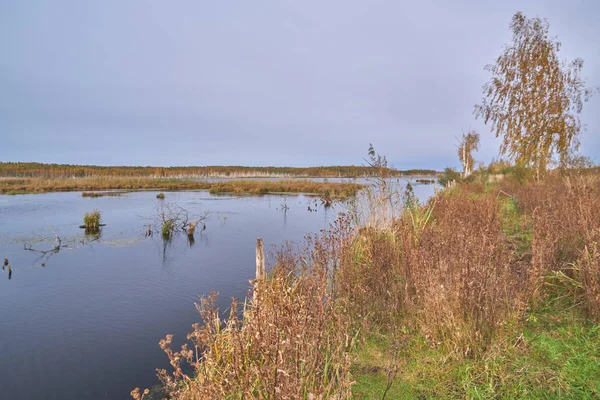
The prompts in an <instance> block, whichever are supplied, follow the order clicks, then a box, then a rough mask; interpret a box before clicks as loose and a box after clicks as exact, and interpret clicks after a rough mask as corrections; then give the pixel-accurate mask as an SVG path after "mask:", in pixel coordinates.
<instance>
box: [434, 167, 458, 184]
mask: <svg viewBox="0 0 600 400" xmlns="http://www.w3.org/2000/svg"><path fill="white" fill-rule="evenodd" d="M452 181H456V182H458V181H460V172H458V171H456V170H455V169H454V168H446V169H444V172H443V173H442V175H440V177H439V178H438V183H439V184H440V185H442V186H447V185H448V184H449V183H451V182H452Z"/></svg>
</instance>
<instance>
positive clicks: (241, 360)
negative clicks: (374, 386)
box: [132, 176, 600, 399]
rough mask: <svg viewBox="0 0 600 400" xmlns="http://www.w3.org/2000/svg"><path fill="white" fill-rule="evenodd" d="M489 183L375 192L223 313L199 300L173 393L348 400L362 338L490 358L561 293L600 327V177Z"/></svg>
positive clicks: (171, 378) (170, 381) (169, 385)
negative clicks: (188, 367) (419, 198)
mask: <svg viewBox="0 0 600 400" xmlns="http://www.w3.org/2000/svg"><path fill="white" fill-rule="evenodd" d="M488 189H489V190H486V189H485V188H484V187H483V186H482V185H476V184H465V185H459V186H458V187H456V188H453V189H449V190H446V191H445V192H442V193H441V194H440V195H438V196H437V197H435V198H433V199H431V200H430V201H429V202H428V203H426V204H423V205H418V204H417V203H416V202H414V201H412V200H411V199H410V195H409V194H407V193H405V194H401V193H400V194H399V193H390V192H389V190H390V189H389V188H388V189H387V190H388V191H386V190H380V191H379V192H372V193H370V194H368V193H367V194H366V199H365V198H363V199H362V201H363V202H362V203H359V202H357V204H360V207H356V208H354V209H352V210H351V211H352V213H351V214H350V215H343V216H342V217H341V218H340V219H339V220H338V221H337V222H336V223H335V224H334V225H333V226H332V227H331V229H330V230H327V231H323V232H321V233H320V234H317V235H313V236H309V237H308V241H307V243H306V247H305V248H303V249H298V248H295V249H293V248H287V249H286V250H282V251H281V252H280V253H279V254H278V257H277V258H276V260H277V261H276V263H275V265H274V266H273V267H272V270H271V272H270V274H269V278H268V279H267V280H264V281H260V282H258V283H257V284H256V286H255V287H254V292H253V294H252V295H251V296H250V297H249V300H248V302H247V303H245V304H244V306H243V307H241V309H240V306H239V305H238V303H237V302H235V301H234V303H233V305H232V308H231V312H230V314H229V317H228V318H227V319H225V320H222V319H220V314H219V313H218V311H217V310H215V309H214V297H210V298H209V299H204V300H203V301H202V303H201V304H200V305H199V306H198V310H199V312H200V315H201V317H202V321H203V322H202V323H199V324H196V325H194V332H193V333H191V334H190V335H189V336H188V338H189V339H190V340H191V347H189V346H184V348H183V349H182V350H181V351H177V352H174V351H173V350H171V348H170V344H171V338H170V337H167V339H165V340H164V341H162V342H161V347H162V348H163V349H164V350H165V352H166V353H167V355H168V357H169V358H170V360H171V364H172V366H173V369H174V373H167V372H166V371H162V372H161V373H160V376H161V379H162V380H163V382H164V385H165V388H166V390H167V391H168V392H169V393H170V396H172V398H176V399H209V398H210V399H212V398H265V399H266V398H269V399H273V398H281V399H296V398H305V399H310V398H315V399H316V398H336V399H341V398H349V397H350V396H351V384H352V382H353V380H352V376H351V373H350V371H351V369H350V367H351V364H352V354H353V352H352V349H353V346H354V345H355V344H356V342H357V340H360V339H361V337H363V335H364V334H365V333H369V332H370V333H372V332H377V333H383V334H387V335H388V336H389V337H399V336H402V335H405V334H406V332H412V333H415V334H417V335H418V336H420V337H424V338H425V339H426V340H427V341H428V342H429V343H430V344H431V345H432V346H436V347H439V348H442V349H444V350H445V351H446V352H447V354H448V356H449V357H455V358H465V357H466V358H471V357H472V358H484V357H487V356H488V354H489V352H490V349H492V348H495V349H497V348H498V346H500V344H501V343H509V342H510V341H509V340H507V339H510V338H511V337H512V336H511V335H515V332H518V326H519V324H521V323H522V320H523V317H524V316H525V314H526V312H527V309H528V307H530V306H531V304H532V303H534V302H536V301H540V300H543V299H545V298H546V297H547V296H548V295H549V294H550V295H552V294H553V291H556V290H561V291H562V292H561V294H560V295H563V296H564V295H565V294H564V292H566V295H568V296H570V297H572V298H573V301H574V302H575V303H576V305H578V306H581V307H582V308H583V309H584V310H586V312H587V313H588V316H589V317H590V318H592V319H595V320H596V321H598V319H599V318H600V311H598V310H600V285H599V280H600V262H599V261H600V249H599V244H598V242H599V239H600V202H598V200H599V199H600V197H599V194H600V185H599V184H598V180H597V179H596V178H594V177H589V176H588V177H583V178H582V177H578V178H569V179H563V178H552V177H550V178H549V179H547V180H545V181H542V182H537V183H532V184H528V185H521V184H516V183H511V182H510V181H506V182H503V184H502V186H493V187H491V188H488ZM369 196H370V197H369ZM392 205H393V206H395V207H398V209H396V210H393V212H390V210H389V207H391V206H392ZM361 207H362V208H361ZM365 207H366V208H365ZM369 207H371V209H369ZM381 207H384V210H383V211H382V210H381ZM507 210H508V211H507ZM369 212H372V213H378V214H377V215H376V216H375V217H374V218H369ZM525 225H526V226H527V229H525V228H523V226H525ZM530 230H531V232H530ZM521 242H523V243H521ZM554 294H556V293H554ZM399 331H400V332H403V333H402V335H398V332H399ZM513 339H514V338H513ZM394 359H396V360H397V359H398V358H394ZM184 360H187V362H189V363H191V364H192V366H193V371H194V373H193V375H187V374H186V373H184V372H183V371H184V369H183V368H182V367H181V363H182V362H183V361H184ZM399 370H401V366H399V365H395V366H393V367H392V368H391V369H390V373H389V374H388V377H389V376H395V375H396V373H397V372H398V371H399ZM394 371H395V372H394ZM388 383H389V382H388ZM388 388H389V385H388ZM132 394H133V396H134V397H135V398H138V399H139V398H142V397H143V396H144V394H143V393H140V391H139V390H137V389H136V391H134V392H132Z"/></svg>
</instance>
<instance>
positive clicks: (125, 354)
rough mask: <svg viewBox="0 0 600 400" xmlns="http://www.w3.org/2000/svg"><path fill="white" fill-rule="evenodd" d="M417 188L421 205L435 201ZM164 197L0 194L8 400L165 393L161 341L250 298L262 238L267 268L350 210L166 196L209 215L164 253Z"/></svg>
mask: <svg viewBox="0 0 600 400" xmlns="http://www.w3.org/2000/svg"><path fill="white" fill-rule="evenodd" d="M359 182H360V180H359ZM405 182H406V180H404V179H401V180H399V181H396V180H395V179H394V183H395V184H396V185H399V186H402V185H404V184H405ZM414 189H415V194H416V195H417V197H418V198H420V199H421V200H425V199H427V198H428V197H430V196H431V195H432V194H433V190H434V189H433V185H418V184H416V185H414ZM156 194H157V192H132V193H126V194H123V195H121V196H111V197H98V198H84V197H82V196H81V192H69V193H49V194H33V195H18V196H1V195H0V262H1V261H2V260H3V259H4V258H5V257H6V258H8V259H9V261H10V265H11V266H12V270H13V272H12V276H11V279H10V280H9V279H8V271H7V270H4V271H1V274H0V393H2V396H1V397H2V398H7V399H81V398H86V399H101V398H107V399H129V398H130V396H129V392H130V391H131V390H132V389H133V388H135V387H140V388H142V389H143V388H145V387H150V386H152V385H155V384H157V383H158V380H157V378H156V368H167V367H168V365H169V364H168V359H167V357H166V355H165V354H164V353H163V352H162V350H161V349H160V348H159V346H158V342H159V340H160V339H162V338H164V336H165V335H166V334H169V333H172V334H174V335H175V338H174V348H178V347H179V346H180V345H181V344H182V343H184V342H185V336H186V335H187V333H189V332H190V331H191V330H192V328H191V325H192V324H193V323H195V322H197V321H199V316H198V314H197V311H196V309H195V308H194V302H196V301H197V300H198V296H199V295H206V294H208V293H209V291H210V290H215V291H217V292H219V293H220V296H219V300H218V302H217V305H218V306H219V307H220V308H221V310H224V309H226V308H227V306H228V305H229V303H230V301H231V297H238V298H241V299H243V298H244V297H245V296H246V294H247V292H248V289H249V283H248V281H249V280H250V279H253V278H254V273H255V244H256V238H257V237H262V238H263V241H264V243H265V250H266V252H267V262H268V261H269V260H270V259H272V257H271V256H269V254H268V252H269V251H272V250H274V249H275V248H276V246H280V245H282V244H283V243H284V242H286V241H294V242H297V243H301V242H302V240H303V238H304V236H305V235H306V234H308V233H312V232H317V231H319V230H320V229H324V228H327V227H328V226H329V224H330V223H331V222H333V221H334V220H335V218H336V216H337V214H338V212H340V211H343V210H344V205H341V204H338V205H336V206H335V207H334V208H329V209H325V208H324V207H323V206H321V205H320V204H319V203H320V202H319V201H318V199H316V198H314V197H309V196H304V195H287V196H285V197H284V196H280V195H267V196H242V197H231V196H213V195H210V194H209V193H208V192H205V191H199V192H165V194H166V199H165V200H164V201H166V202H169V203H171V204H177V205H178V206H180V207H183V208H184V209H186V210H188V211H189V213H190V214H191V215H198V216H199V215H203V214H204V213H205V212H208V218H207V220H206V229H205V230H204V231H202V230H201V227H200V228H199V229H198V230H197V232H196V234H195V236H194V238H195V241H194V243H190V242H189V241H188V238H187V235H185V234H182V235H178V236H175V237H174V238H173V239H172V240H171V242H169V243H165V242H164V241H163V240H162V239H161V238H160V235H157V234H156V232H155V234H154V235H153V236H150V237H146V231H147V227H146V226H147V225H148V224H149V223H151V222H152V221H153V220H155V219H156V216H157V209H158V207H159V205H160V202H161V200H158V199H156ZM284 198H285V200H284ZM284 202H285V204H286V205H287V207H288V209H287V211H284V210H283V209H282V205H283V204H284ZM309 208H310V209H311V210H316V211H309ZM94 209H97V210H100V211H101V212H102V219H103V222H105V223H106V226H104V227H103V228H102V232H101V235H100V236H99V237H96V236H86V235H85V234H84V232H83V230H82V229H80V228H79V225H80V224H81V223H82V218H83V215H84V213H85V212H89V211H92V210H94ZM55 233H56V234H58V235H59V236H60V238H61V245H62V248H61V249H60V251H59V252H57V253H53V252H49V253H45V254H44V253H42V251H48V250H51V249H52V248H54V246H55ZM33 250H38V251H33ZM42 264H43V265H42Z"/></svg>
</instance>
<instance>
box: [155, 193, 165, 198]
mask: <svg viewBox="0 0 600 400" xmlns="http://www.w3.org/2000/svg"><path fill="white" fill-rule="evenodd" d="M156 198H157V199H159V200H163V199H164V198H165V194H164V193H158V194H157V195H156Z"/></svg>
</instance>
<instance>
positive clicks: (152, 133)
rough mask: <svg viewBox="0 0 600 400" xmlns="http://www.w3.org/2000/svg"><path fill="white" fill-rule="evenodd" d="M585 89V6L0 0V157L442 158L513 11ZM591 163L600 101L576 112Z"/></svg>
mask: <svg viewBox="0 0 600 400" xmlns="http://www.w3.org/2000/svg"><path fill="white" fill-rule="evenodd" d="M519 10H520V11H522V12H524V13H525V15H527V16H530V17H532V16H536V15H539V16H542V17H546V18H547V19H548V20H549V22H550V29H551V34H553V35H558V36H559V38H560V40H561V41H562V43H563V47H562V51H561V57H562V58H565V59H572V58H574V57H581V58H583V59H584V60H585V66H584V70H583V76H584V77H587V78H588V84H589V85H593V86H597V85H600V41H599V38H600V20H599V16H600V1H598V0H571V1H565V0H556V1H554V0H553V1H522V0H520V1H517V0H510V1H495V0H493V1H492V0H490V1H447V0H438V1H434V0H425V1H410V2H404V1H399V0H389V1H377V0H368V1H367V0H360V1H358V0H335V1H333V0H319V1H313V0H303V1H286V0H273V1H262V0H255V1H223V0H212V1H202V0H190V1H183V0H182V1H176V0H173V1H165V0H156V1H153V0H102V1H83V0H72V1H64V0H45V1H26V0H13V1H11V0H3V1H1V2H0V160H3V161H41V162H57V163H77V164H101V165H138V164H139V165H209V164H211V165H212V164H221V165H231V164H233V165H291V166H309V165H330V164H355V165H356V164H361V163H363V157H365V156H366V153H367V149H368V146H369V143H370V142H372V143H373V144H374V146H375V148H376V150H378V152H380V153H382V154H385V155H387V157H388V160H389V161H390V162H391V163H392V164H393V166H395V167H396V168H402V169H404V168H417V167H424V168H437V169H441V168H443V167H445V166H449V165H451V166H454V165H457V164H458V163H457V161H456V158H457V157H456V154H455V153H456V150H455V145H456V140H455V136H459V135H460V134H461V130H465V131H466V130H468V129H469V127H472V128H475V129H477V130H478V131H479V132H480V133H481V136H482V149H481V151H480V152H479V153H478V154H476V158H477V159H479V160H483V161H485V162H489V161H490V160H491V158H492V157H494V156H496V155H497V152H498V144H499V141H498V140H497V139H494V138H493V135H492V134H491V133H490V130H489V127H487V126H485V125H484V124H483V122H482V121H476V120H475V119H474V116H473V105H474V104H475V103H477V102H478V101H480V99H481V96H482V94H481V86H482V85H483V84H484V83H485V82H486V81H487V80H488V79H489V74H488V73H487V72H486V71H484V69H483V68H484V66H485V65H486V64H488V63H491V62H493V61H494V59H495V58H496V57H497V56H498V55H499V54H500V51H501V48H502V45H503V44H505V43H508V42H509V41H510V39H511V36H510V32H509V23H510V20H511V17H512V15H513V14H514V13H515V12H516V11H519ZM582 122H583V123H585V124H586V125H587V128H588V129H587V132H585V133H584V134H583V136H582V144H583V147H582V151H583V153H584V154H586V155H589V156H592V157H593V158H595V160H596V162H600V96H597V97H596V98H594V99H592V101H590V102H588V103H586V104H585V105H584V112H583V114H582Z"/></svg>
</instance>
